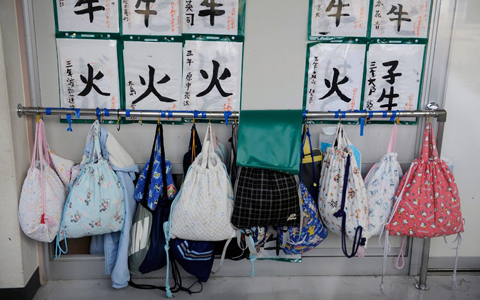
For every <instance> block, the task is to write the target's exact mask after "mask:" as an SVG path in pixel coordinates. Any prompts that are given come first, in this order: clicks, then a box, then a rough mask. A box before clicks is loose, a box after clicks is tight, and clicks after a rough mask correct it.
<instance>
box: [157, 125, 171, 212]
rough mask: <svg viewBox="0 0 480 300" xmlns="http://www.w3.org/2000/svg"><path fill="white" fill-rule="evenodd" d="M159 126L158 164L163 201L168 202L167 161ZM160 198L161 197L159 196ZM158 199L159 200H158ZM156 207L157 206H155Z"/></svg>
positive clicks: (161, 127)
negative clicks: (160, 165) (159, 166)
mask: <svg viewBox="0 0 480 300" xmlns="http://www.w3.org/2000/svg"><path fill="white" fill-rule="evenodd" d="M158 125H159V126H160V163H161V164H162V184H163V187H162V189H163V199H167V200H168V186H167V159H166V158H165V146H164V145H165V143H164V140H163V125H162V124H160V123H159V124H158ZM160 197H162V195H160ZM160 197H159V199H160ZM157 206H158V205H157Z"/></svg>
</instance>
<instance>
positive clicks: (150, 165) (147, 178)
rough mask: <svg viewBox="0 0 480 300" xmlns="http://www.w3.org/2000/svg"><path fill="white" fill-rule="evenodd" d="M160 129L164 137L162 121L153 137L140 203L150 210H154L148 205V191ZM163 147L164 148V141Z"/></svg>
mask: <svg viewBox="0 0 480 300" xmlns="http://www.w3.org/2000/svg"><path fill="white" fill-rule="evenodd" d="M160 131H162V137H163V130H162V125H161V124H160V123H157V127H156V128H155V137H154V139H153V145H152V151H151V152H150V160H149V162H148V169H147V176H145V186H144V188H143V197H142V201H140V204H141V205H142V206H143V207H145V208H146V209H147V210H148V211H150V212H152V210H151V209H150V207H148V195H149V193H148V191H149V189H150V181H151V180H152V175H153V163H154V161H155V152H156V151H158V150H157V149H158V143H159V135H160ZM161 147H162V148H163V143H162V145H161ZM162 160H163V159H162ZM162 175H163V164H162Z"/></svg>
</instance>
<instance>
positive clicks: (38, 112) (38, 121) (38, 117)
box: [37, 108, 40, 123]
mask: <svg viewBox="0 0 480 300" xmlns="http://www.w3.org/2000/svg"><path fill="white" fill-rule="evenodd" d="M37 123H40V110H39V109H38V108H37Z"/></svg>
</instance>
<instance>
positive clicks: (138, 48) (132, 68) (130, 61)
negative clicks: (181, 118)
mask: <svg viewBox="0 0 480 300" xmlns="http://www.w3.org/2000/svg"><path fill="white" fill-rule="evenodd" d="M123 56H124V68H125V87H124V88H125V107H126V108H127V109H145V110H152V109H153V110H175V109H178V108H179V107H181V106H182V101H180V100H181V89H182V43H170V42H167V43H145V42H125V46H124V50H123Z"/></svg>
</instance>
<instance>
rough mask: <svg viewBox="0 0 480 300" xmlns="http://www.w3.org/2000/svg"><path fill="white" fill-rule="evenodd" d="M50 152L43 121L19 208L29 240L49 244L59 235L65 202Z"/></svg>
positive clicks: (64, 194) (40, 122)
mask: <svg viewBox="0 0 480 300" xmlns="http://www.w3.org/2000/svg"><path fill="white" fill-rule="evenodd" d="M51 165H52V160H51V157H50V153H49V151H48V145H47V140H46V138H45V129H44V125H43V121H42V120H39V122H37V128H36V132H35V144H34V147H33V154H32V162H31V165H30V169H28V173H27V177H26V178H25V181H24V182H23V187H22V192H21V194H20V205H19V207H18V219H19V222H20V227H21V228H22V230H23V232H24V233H25V235H27V236H28V237H29V238H32V239H34V240H37V241H40V242H46V243H49V242H51V241H53V239H54V238H55V237H56V236H57V232H58V229H59V227H60V221H61V218H62V212H63V205H64V203H65V198H66V192H65V187H64V185H63V183H62V181H61V180H60V178H59V177H58V175H57V173H56V172H55V170H54V169H53V168H52V167H51Z"/></svg>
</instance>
